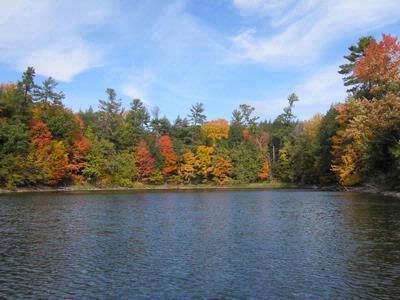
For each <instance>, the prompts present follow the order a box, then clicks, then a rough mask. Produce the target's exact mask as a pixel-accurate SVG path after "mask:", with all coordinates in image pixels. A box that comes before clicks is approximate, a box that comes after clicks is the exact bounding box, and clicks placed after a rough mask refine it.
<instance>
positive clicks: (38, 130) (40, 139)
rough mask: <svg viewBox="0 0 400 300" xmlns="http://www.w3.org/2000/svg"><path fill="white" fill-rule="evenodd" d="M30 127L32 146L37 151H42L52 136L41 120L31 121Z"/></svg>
mask: <svg viewBox="0 0 400 300" xmlns="http://www.w3.org/2000/svg"><path fill="white" fill-rule="evenodd" d="M30 127H31V129H32V131H33V138H32V144H33V145H35V146H36V147H37V148H38V149H43V148H45V147H47V146H49V145H50V143H51V140H52V138H53V136H52V134H51V132H50V131H49V129H48V128H47V125H46V124H45V123H44V122H43V121H42V120H32V121H31V124H30Z"/></svg>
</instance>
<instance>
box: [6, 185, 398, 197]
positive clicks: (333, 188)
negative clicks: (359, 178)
mask: <svg viewBox="0 0 400 300" xmlns="http://www.w3.org/2000/svg"><path fill="white" fill-rule="evenodd" d="M279 189H304V190H313V191H326V192H359V193H367V194H376V195H383V196H387V197H394V198H398V199H400V191H390V190H384V189H381V188H379V187H376V186H371V185H368V186H358V187H342V186H339V185H330V186H319V185H300V184H293V183H283V182H269V183H248V184H227V185H211V184H188V185H178V184H163V185H138V186H134V187H116V186H103V187H99V186H93V185H71V186H64V187H48V186H37V187H25V188H16V189H13V190H9V189H3V188H0V195H3V194H20V193H74V192H77V193H78V192H82V193H85V192H124V191H127V192H129V191H130V192H133V191H137V192H145V191H148V192H151V191H190V190H198V191H201V190H203V191H207V190H210V191H212V190H213V191H218V190H279Z"/></svg>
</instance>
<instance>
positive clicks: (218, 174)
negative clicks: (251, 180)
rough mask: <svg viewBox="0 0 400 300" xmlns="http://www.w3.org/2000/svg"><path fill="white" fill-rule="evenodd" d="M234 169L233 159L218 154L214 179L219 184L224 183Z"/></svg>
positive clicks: (213, 172)
mask: <svg viewBox="0 0 400 300" xmlns="http://www.w3.org/2000/svg"><path fill="white" fill-rule="evenodd" d="M232 169H233V166H232V161H231V160H230V159H229V158H226V157H223V156H221V155H217V156H216V157H215V158H214V166H213V169H212V175H213V176H214V180H215V181H216V182H217V183H218V184H220V185H223V184H225V183H226V182H227V181H228V180H229V178H230V175H231V173H232Z"/></svg>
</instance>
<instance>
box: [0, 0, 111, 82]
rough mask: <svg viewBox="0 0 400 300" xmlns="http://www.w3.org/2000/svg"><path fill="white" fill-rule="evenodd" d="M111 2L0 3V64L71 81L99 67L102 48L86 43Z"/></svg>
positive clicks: (10, 0)
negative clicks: (86, 71) (30, 66)
mask: <svg viewBox="0 0 400 300" xmlns="http://www.w3.org/2000/svg"><path fill="white" fill-rule="evenodd" d="M110 3H111V2H109V1H107V0H102V1H94V0H88V1H82V2H79V3H77V2H75V1H51V0H37V1H29V0H4V1H1V3H0V10H1V14H0V24H1V26H0V62H2V63H5V64H8V65H11V66H12V67H14V68H17V69H18V70H20V71H21V70H23V69H25V68H26V67H27V66H28V65H32V66H34V67H35V69H36V72H37V73H38V74H41V75H45V76H53V77H55V78H56V79H58V80H62V81H69V80H71V79H72V78H73V77H74V76H76V75H77V74H79V73H81V72H83V71H85V70H87V69H90V68H92V67H95V66H97V65H99V64H100V63H101V57H102V50H101V49H100V48H101V47H100V45H94V44H92V43H91V42H89V41H88V39H87V35H89V34H90V30H91V28H93V27H95V26H97V25H99V24H104V23H105V22H106V20H107V17H108V16H109V15H110V13H111V12H112V8H111V4H110Z"/></svg>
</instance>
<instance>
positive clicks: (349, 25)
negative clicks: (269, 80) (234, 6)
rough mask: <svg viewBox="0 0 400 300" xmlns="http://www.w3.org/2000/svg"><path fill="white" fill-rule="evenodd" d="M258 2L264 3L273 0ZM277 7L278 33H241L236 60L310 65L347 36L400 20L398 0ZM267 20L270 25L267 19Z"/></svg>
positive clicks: (324, 0)
mask: <svg viewBox="0 0 400 300" xmlns="http://www.w3.org/2000/svg"><path fill="white" fill-rule="evenodd" d="M234 1H235V2H238V0H234ZM239 2H242V1H239ZM243 2H244V1H243ZM287 2H288V1H283V3H284V4H285V3H286V4H287ZM251 3H252V1H251ZM254 3H256V4H257V5H258V6H260V5H266V4H267V3H271V2H270V1H262V0H259V1H254ZM272 3H273V2H272ZM239 8H240V6H239ZM242 9H243V8H242ZM275 9H276V10H278V11H279V12H280V13H281V17H280V19H281V20H275V21H273V22H272V25H275V26H278V27H277V30H278V33H274V34H270V35H266V36H264V35H262V34H260V33H259V32H258V31H256V30H255V29H248V30H245V31H243V32H241V33H239V34H238V35H236V36H235V37H233V39H232V41H233V45H234V48H236V51H237V52H236V54H235V56H234V60H235V61H237V62H239V61H254V62H261V63H266V64H268V65H277V64H279V65H282V64H286V65H288V64H289V65H304V64H309V63H312V62H313V61H314V60H315V59H317V58H319V56H320V54H321V52H322V51H324V50H325V49H326V48H327V47H328V46H329V45H330V44H332V43H333V42H334V41H336V40H338V39H339V38H341V37H342V36H343V35H346V34H347V35H349V34H351V35H359V34H362V33H364V32H366V31H368V30H372V29H376V28H380V27H383V26H385V25H388V24H391V23H394V22H396V21H399V20H400V15H399V14H398V11H399V10H400V1H398V0H381V1H375V0H321V1H315V0H314V1H305V2H303V1H298V2H297V4H296V5H293V6H292V8H290V9H288V8H285V7H281V6H277V7H276V8H275ZM265 23H266V25H267V24H268V20H267V19H266V20H265Z"/></svg>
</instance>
